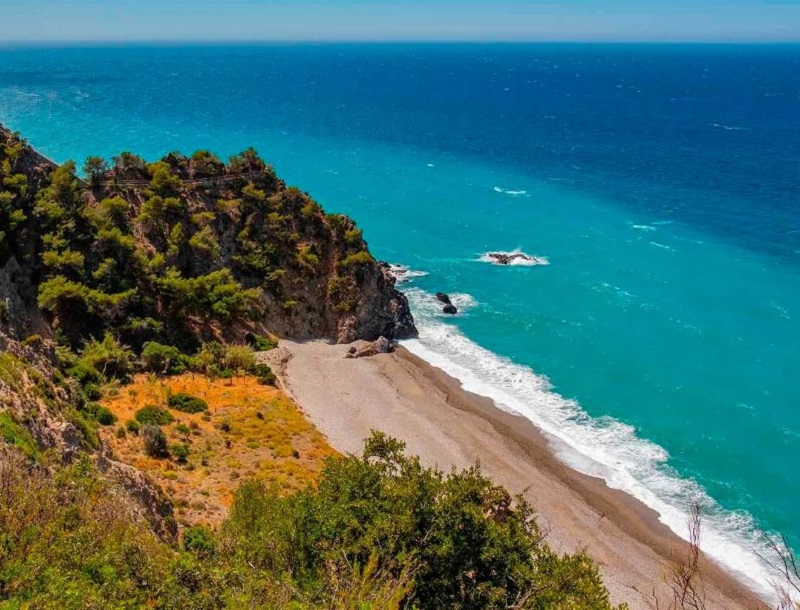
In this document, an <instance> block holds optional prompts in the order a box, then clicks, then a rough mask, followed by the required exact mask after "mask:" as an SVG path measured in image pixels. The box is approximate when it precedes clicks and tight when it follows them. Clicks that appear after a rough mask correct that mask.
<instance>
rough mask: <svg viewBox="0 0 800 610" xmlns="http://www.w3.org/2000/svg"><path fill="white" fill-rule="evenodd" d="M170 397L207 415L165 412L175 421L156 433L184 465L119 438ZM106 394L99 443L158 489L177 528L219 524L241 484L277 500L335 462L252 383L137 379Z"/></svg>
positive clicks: (316, 438)
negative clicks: (194, 400) (262, 488)
mask: <svg viewBox="0 0 800 610" xmlns="http://www.w3.org/2000/svg"><path fill="white" fill-rule="evenodd" d="M170 392H172V393H176V392H187V393H189V394H192V395H193V396H197V397H199V398H202V399H203V400H205V401H206V402H207V403H208V406H209V410H208V412H207V413H196V414H188V413H181V412H179V411H175V410H174V409H168V410H169V411H170V413H171V414H172V415H173V417H174V418H175V421H174V422H173V423H171V424H168V425H165V426H162V429H163V430H164V433H165V434H166V435H167V439H168V443H169V444H170V445H172V444H173V443H186V444H188V445H189V451H190V453H189V458H188V460H187V462H186V463H185V464H179V463H177V462H176V461H175V460H174V459H154V458H150V457H148V456H146V455H145V453H144V451H143V448H142V441H141V439H140V438H139V437H138V436H136V435H134V434H131V433H127V434H125V435H124V436H121V435H122V433H121V432H119V430H120V429H121V428H122V429H124V427H125V423H126V422H127V421H128V420H131V419H134V414H135V413H136V410H137V409H140V408H141V407H143V406H144V405H146V404H154V405H158V406H160V407H162V408H167V397H168V396H169V394H170ZM109 394H112V395H109V396H107V397H106V398H105V399H104V400H103V401H102V404H103V406H105V407H108V408H109V409H111V411H112V412H113V413H114V415H116V416H117V419H118V422H117V424H116V425H115V426H114V427H110V428H105V429H104V430H103V431H102V432H101V434H102V435H103V440H104V441H105V443H107V444H108V445H109V446H110V447H111V448H112V450H113V452H114V455H115V456H116V458H117V459H119V460H121V461H123V462H126V463H128V464H131V465H133V466H135V467H137V468H139V469H141V470H143V471H145V472H147V473H148V474H149V475H150V476H151V477H152V478H153V479H154V480H155V481H156V482H157V483H159V484H160V485H161V486H162V487H163V488H164V490H165V491H166V492H167V494H168V495H169V497H170V498H171V499H172V501H173V503H174V505H175V514H176V518H177V520H178V523H180V524H182V525H194V524H198V523H204V524H211V525H214V524H217V523H219V522H220V521H221V520H222V519H223V518H224V517H225V515H226V514H227V511H228V507H229V506H230V504H231V500H232V497H233V491H234V490H235V489H236V487H237V486H238V485H239V483H240V482H241V481H242V480H244V479H246V478H253V477H259V478H263V479H264V480H267V481H274V482H275V483H276V484H277V485H278V486H279V488H280V489H281V490H282V491H284V492H289V491H292V490H295V489H298V488H300V487H303V486H305V485H307V484H308V483H311V482H313V481H314V480H315V479H316V477H317V476H318V474H319V472H320V471H321V469H322V466H323V462H324V460H325V458H327V457H329V456H332V455H335V454H336V452H335V450H334V449H332V448H331V447H330V445H328V442H327V441H326V440H325V438H324V437H323V436H322V434H320V433H319V432H318V431H317V429H316V428H315V427H314V426H313V425H312V424H311V423H310V422H309V421H308V420H307V419H306V418H305V416H304V415H303V413H302V412H301V411H300V410H299V409H298V407H297V405H296V404H295V403H294V402H293V401H292V400H291V399H289V398H288V397H287V396H286V395H285V394H284V393H283V392H282V391H281V390H278V389H276V388H274V387H270V386H263V385H259V384H258V383H257V382H256V379H255V378H254V377H241V378H238V379H233V380H222V379H218V380H211V379H209V378H207V377H205V376H202V375H196V374H185V375H180V376H175V377H167V378H157V377H155V376H153V375H137V376H136V377H135V378H134V379H133V382H132V383H131V384H129V385H125V386H122V387H121V388H119V389H118V390H116V391H113V392H110V393H109ZM180 423H182V424H184V425H185V426H187V427H189V428H190V431H189V433H188V434H185V433H183V434H182V433H181V432H179V430H178V424H180ZM225 428H228V429H229V431H225Z"/></svg>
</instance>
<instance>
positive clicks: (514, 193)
mask: <svg viewBox="0 0 800 610" xmlns="http://www.w3.org/2000/svg"><path fill="white" fill-rule="evenodd" d="M493 190H494V192H495V193H502V194H503V195H510V196H511V197H521V196H522V195H527V194H528V191H514V190H511V189H504V188H502V187H499V186H496V187H494V189H493Z"/></svg>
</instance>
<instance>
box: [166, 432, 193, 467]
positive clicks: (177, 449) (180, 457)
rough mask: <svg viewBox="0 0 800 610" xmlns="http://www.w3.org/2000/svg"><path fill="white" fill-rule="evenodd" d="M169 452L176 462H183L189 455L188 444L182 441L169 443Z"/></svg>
mask: <svg viewBox="0 0 800 610" xmlns="http://www.w3.org/2000/svg"><path fill="white" fill-rule="evenodd" d="M162 434H163V432H162ZM169 452H170V453H171V454H172V457H173V458H175V460H176V461H177V462H179V463H181V464H185V463H186V458H188V457H189V446H188V445H186V444H184V443H175V444H173V445H170V448H169Z"/></svg>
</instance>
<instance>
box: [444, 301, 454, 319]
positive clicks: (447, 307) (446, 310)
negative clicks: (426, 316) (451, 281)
mask: <svg viewBox="0 0 800 610" xmlns="http://www.w3.org/2000/svg"><path fill="white" fill-rule="evenodd" d="M442 311H443V312H444V313H447V314H450V315H451V316H452V315H455V314H457V313H458V309H457V308H456V306H455V305H453V304H452V303H448V304H447V305H445V306H444V307H443V308H442Z"/></svg>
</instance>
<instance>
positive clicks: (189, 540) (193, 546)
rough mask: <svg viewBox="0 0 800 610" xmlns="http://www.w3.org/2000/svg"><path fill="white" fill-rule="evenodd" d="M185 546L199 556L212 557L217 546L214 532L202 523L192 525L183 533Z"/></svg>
mask: <svg viewBox="0 0 800 610" xmlns="http://www.w3.org/2000/svg"><path fill="white" fill-rule="evenodd" d="M183 548H184V549H185V550H187V551H189V552H190V553H194V554H195V555H197V556H198V557H203V558H205V557H210V556H211V555H213V554H214V551H215V550H216V548H217V543H216V540H214V533H213V532H212V531H211V530H209V529H208V528H207V527H203V526H201V525H195V526H194V527H190V528H189V529H187V530H186V531H185V532H184V533H183Z"/></svg>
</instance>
